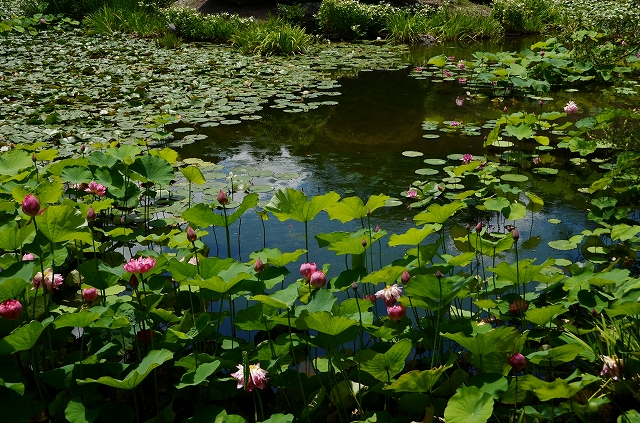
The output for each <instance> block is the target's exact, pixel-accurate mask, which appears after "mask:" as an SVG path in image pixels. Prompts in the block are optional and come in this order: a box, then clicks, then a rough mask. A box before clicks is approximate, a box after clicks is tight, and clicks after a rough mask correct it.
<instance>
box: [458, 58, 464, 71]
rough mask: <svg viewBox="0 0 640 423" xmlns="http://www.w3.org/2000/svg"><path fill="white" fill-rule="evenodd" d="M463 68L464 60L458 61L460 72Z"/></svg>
mask: <svg viewBox="0 0 640 423" xmlns="http://www.w3.org/2000/svg"><path fill="white" fill-rule="evenodd" d="M464 68H465V65H464V60H460V61H458V69H461V70H462V69H464Z"/></svg>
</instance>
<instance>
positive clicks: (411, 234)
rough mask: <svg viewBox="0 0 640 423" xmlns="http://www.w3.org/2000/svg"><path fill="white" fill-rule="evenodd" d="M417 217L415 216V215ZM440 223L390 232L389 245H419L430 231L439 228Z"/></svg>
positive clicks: (432, 231)
mask: <svg viewBox="0 0 640 423" xmlns="http://www.w3.org/2000/svg"><path fill="white" fill-rule="evenodd" d="M416 217H417V216H416ZM440 227H441V225H439V224H434V225H424V226H423V227H422V228H420V229H418V228H409V230H408V231H407V232H405V233H403V234H400V235H398V234H391V237H390V238H389V246H391V247H395V246H398V245H419V244H420V243H421V242H422V241H424V239H425V238H426V237H427V236H429V235H431V234H432V233H434V232H436V231H438V230H440Z"/></svg>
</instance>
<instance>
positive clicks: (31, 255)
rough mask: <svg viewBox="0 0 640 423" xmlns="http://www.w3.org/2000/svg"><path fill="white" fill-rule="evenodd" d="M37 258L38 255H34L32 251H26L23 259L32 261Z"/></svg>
mask: <svg viewBox="0 0 640 423" xmlns="http://www.w3.org/2000/svg"><path fill="white" fill-rule="evenodd" d="M35 259H36V256H34V255H33V254H31V253H26V254H25V255H24V256H22V261H32V260H35Z"/></svg>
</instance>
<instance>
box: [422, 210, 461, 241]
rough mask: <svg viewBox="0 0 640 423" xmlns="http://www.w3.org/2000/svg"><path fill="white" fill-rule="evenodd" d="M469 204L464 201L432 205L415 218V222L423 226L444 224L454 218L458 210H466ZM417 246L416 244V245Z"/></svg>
mask: <svg viewBox="0 0 640 423" xmlns="http://www.w3.org/2000/svg"><path fill="white" fill-rule="evenodd" d="M466 207H467V204H466V203H463V202H462V201H454V202H452V203H449V204H445V205H440V204H432V205H431V206H429V207H428V208H427V210H425V211H423V212H421V213H418V214H417V215H415V216H414V218H413V220H415V221H416V224H418V225H422V224H424V223H440V224H442V223H444V222H446V221H447V219H449V218H450V217H451V216H453V215H454V214H455V213H456V212H457V211H458V210H460V209H463V208H466ZM414 245H415V244H414Z"/></svg>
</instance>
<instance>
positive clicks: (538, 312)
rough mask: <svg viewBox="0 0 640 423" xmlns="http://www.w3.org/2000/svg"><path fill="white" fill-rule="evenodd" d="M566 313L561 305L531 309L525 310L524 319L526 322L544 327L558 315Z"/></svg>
mask: <svg viewBox="0 0 640 423" xmlns="http://www.w3.org/2000/svg"><path fill="white" fill-rule="evenodd" d="M566 311H568V310H567V309H566V307H565V306H564V305H563V304H555V305H552V306H547V307H539V308H531V309H529V310H527V313H526V315H525V318H526V319H527V321H529V322H531V323H533V324H535V325H538V326H546V325H548V324H549V323H550V322H551V321H552V320H553V319H555V318H556V317H557V316H558V315H560V314H562V313H564V312H566Z"/></svg>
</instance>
